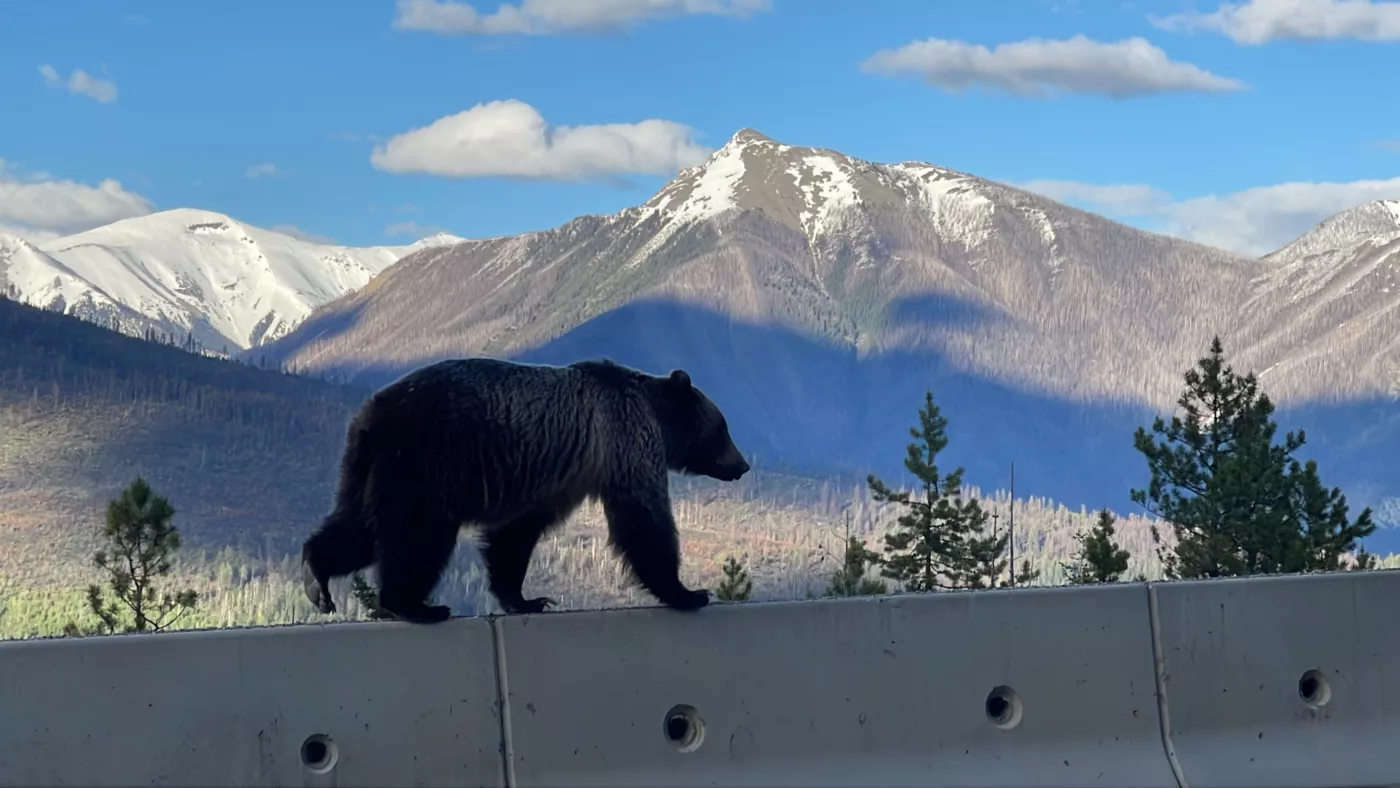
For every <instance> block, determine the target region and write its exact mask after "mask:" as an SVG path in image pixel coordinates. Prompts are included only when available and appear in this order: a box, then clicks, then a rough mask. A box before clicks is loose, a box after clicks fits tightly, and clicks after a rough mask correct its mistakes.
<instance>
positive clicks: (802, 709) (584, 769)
mask: <svg viewBox="0 0 1400 788" xmlns="http://www.w3.org/2000/svg"><path fill="white" fill-rule="evenodd" d="M497 625H498V626H499V627H500V636H501V639H502V641H503V644H504V649H505V654H506V663H505V664H506V666H507V675H506V684H507V686H508V687H509V690H510V692H509V704H510V713H511V718H512V725H511V739H512V741H511V750H512V751H513V758H514V772H515V779H516V784H517V785H519V786H522V787H523V786H541V787H544V786H560V785H570V786H623V785H636V786H657V785H769V786H793V785H803V786H820V785H851V786H856V785H859V786H870V785H879V786H895V785H921V786H938V785H948V786H952V785H957V786H998V787H1004V786H1008V785H1017V786H1029V785H1044V786H1066V785H1112V786H1175V785H1176V784H1177V783H1176V780H1175V779H1174V778H1173V776H1172V774H1171V772H1170V770H1169V768H1168V765H1167V761H1166V758H1165V756H1164V754H1163V749H1162V739H1161V736H1160V728H1159V726H1158V723H1157V703H1156V697H1155V676H1154V668H1153V659H1152V641H1151V630H1150V626H1149V622H1148V617H1147V592H1146V590H1145V588H1144V587H1143V586H1141V585H1125V586H1117V587H1107V588H1101V589H1095V590H1093V591H1087V592H1086V591H1083V590H1071V589H1023V590H1020V591H1014V592H1006V591H984V592H978V593H969V594H933V595H923V596H900V597H889V598H882V599H845V600H822V601H816V602H792V603H770V604H748V605H738V606H719V607H711V608H708V609H705V610H701V611H699V612H698V613H697V614H694V615H685V614H679V613H675V612H672V611H669V610H661V609H654V608H653V609H636V610H626V611H611V612H607V613H573V614H568V613H566V614H552V615H544V616H531V617H509V618H503V619H501V620H499V621H498V622H497ZM998 686H1009V687H1011V688H1012V689H1014V690H1015V692H1016V693H1017V694H1018V695H1019V697H1020V701H1021V703H1022V704H1023V709H1022V715H1021V720H1020V723H1019V725H1017V726H1016V727H1014V728H1012V729H1010V730H1004V729H1001V728H998V727H997V726H996V725H994V724H993V723H992V722H991V721H989V719H988V716H987V711H986V702H987V697H988V694H989V693H990V692H992V690H993V689H994V688H995V687H998ZM677 704H688V705H690V706H693V707H694V708H695V709H696V711H697V712H698V713H699V715H700V717H701V718H702V719H703V721H704V728H705V735H704V740H703V742H702V743H701V745H700V746H699V748H698V749H696V750H694V751H693V752H685V753H683V752H679V751H678V750H677V747H676V746H675V745H673V744H672V743H671V742H669V741H668V740H667V738H666V736H665V734H664V717H665V715H666V714H667V712H668V710H670V709H671V708H672V707H673V706H675V705H677Z"/></svg>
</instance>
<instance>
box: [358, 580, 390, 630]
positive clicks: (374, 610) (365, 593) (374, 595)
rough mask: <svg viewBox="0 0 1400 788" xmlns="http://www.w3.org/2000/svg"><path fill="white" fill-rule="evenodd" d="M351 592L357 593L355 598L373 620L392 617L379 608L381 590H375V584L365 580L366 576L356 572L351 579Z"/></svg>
mask: <svg viewBox="0 0 1400 788" xmlns="http://www.w3.org/2000/svg"><path fill="white" fill-rule="evenodd" d="M350 593H351V594H354V595H355V600H356V601H357V602H359V603H360V607H362V608H364V609H365V615H367V616H369V617H370V619H371V620H376V621H377V620H380V619H387V618H392V616H390V615H389V614H388V613H385V612H384V611H382V610H380V609H379V592H377V591H375V590H374V586H371V585H370V584H369V581H367V580H365V576H364V575H362V574H360V573H359V572H356V573H355V575H354V577H352V578H351V579H350Z"/></svg>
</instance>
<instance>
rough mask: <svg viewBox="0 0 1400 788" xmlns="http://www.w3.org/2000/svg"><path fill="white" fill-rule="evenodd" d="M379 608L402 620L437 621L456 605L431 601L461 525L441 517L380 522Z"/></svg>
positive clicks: (413, 621) (445, 617)
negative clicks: (458, 526) (458, 527)
mask: <svg viewBox="0 0 1400 788" xmlns="http://www.w3.org/2000/svg"><path fill="white" fill-rule="evenodd" d="M379 538H380V543H381V545H382V550H383V552H382V554H381V555H380V557H379V609H380V610H382V611H384V612H385V613H388V614H390V615H392V616H393V617H394V618H397V619H399V620H400V621H408V622H411V623H415V624H436V623H439V622H442V621H446V620H447V619H449V618H451V617H452V608H450V607H448V606H446V605H429V604H427V601H426V600H427V598H428V595H429V594H431V593H432V592H433V589H434V588H436V587H437V584H438V581H439V580H441V579H442V573H443V570H445V569H446V568H447V563H448V561H450V560H452V552H453V550H455V549H456V547H457V527H456V526H455V525H453V524H452V523H451V521H446V520H438V519H424V520H418V521H414V520H407V521H398V522H392V523H391V522H382V521H381V522H380V523H379Z"/></svg>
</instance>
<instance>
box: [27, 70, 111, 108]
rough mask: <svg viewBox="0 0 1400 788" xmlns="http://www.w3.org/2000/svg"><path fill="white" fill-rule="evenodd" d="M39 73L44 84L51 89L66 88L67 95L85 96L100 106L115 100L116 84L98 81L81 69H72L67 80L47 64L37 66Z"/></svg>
mask: <svg viewBox="0 0 1400 788" xmlns="http://www.w3.org/2000/svg"><path fill="white" fill-rule="evenodd" d="M39 73H40V74H41V75H43V77H44V84H45V85H48V86H49V87H51V88H58V89H63V88H67V90H68V92H69V93H73V94H76V95H79V96H87V97H88V98H90V99H92V100H93V101H96V102H98V103H100V104H110V103H112V102H113V101H116V100H117V83H115V82H113V81H111V80H110V79H98V78H97V77H94V76H93V75H91V74H89V73H87V72H86V71H84V70H82V69H81V68H75V69H73V73H71V74H69V75H68V78H67V79H64V78H63V76H62V75H61V74H59V73H58V70H57V69H55V68H54V67H53V66H51V65H49V64H48V63H45V64H44V65H42V66H39Z"/></svg>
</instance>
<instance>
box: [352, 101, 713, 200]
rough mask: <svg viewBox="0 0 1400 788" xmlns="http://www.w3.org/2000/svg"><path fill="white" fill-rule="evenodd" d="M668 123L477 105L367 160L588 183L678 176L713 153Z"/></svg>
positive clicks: (434, 171) (408, 169) (449, 172)
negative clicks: (591, 121) (554, 122)
mask: <svg viewBox="0 0 1400 788" xmlns="http://www.w3.org/2000/svg"><path fill="white" fill-rule="evenodd" d="M692 133H693V132H692V130H691V129H690V128H689V127H687V126H684V125H681V124H679V123H674V122H672V121H669V120H644V121H641V122H639V123H609V124H600V125H596V126H556V127H554V128H553V129H550V128H547V125H546V123H545V120H544V116H542V115H540V113H539V111H538V110H536V109H535V108H534V107H532V106H530V105H529V104H526V103H524V102H522V101H517V100H515V99H508V100H505V101H492V102H490V103H487V104H478V105H476V106H474V107H472V108H471V109H468V110H463V111H462V112H458V113H457V114H455V115H448V116H447V117H444V118H439V119H438V120H435V121H433V122H432V123H430V124H428V125H427V126H424V127H422V128H417V129H412V130H410V131H406V132H404V133H402V134H398V135H395V136H394V137H391V138H390V139H389V140H388V141H387V142H385V143H384V144H382V145H376V146H375V148H374V152H373V153H372V154H371V155H370V162H371V163H372V164H373V165H374V166H375V167H376V168H378V169H381V170H385V171H387V172H394V173H425V174H429V175H443V176H447V177H452V178H485V177H492V176H499V177H506V178H530V179H541V180H587V179H592V178H604V177H609V176H616V175H621V174H645V175H673V174H675V173H676V172H677V171H678V170H680V169H683V168H685V167H690V166H694V165H696V164H699V163H701V162H703V161H704V160H705V159H706V157H708V156H709V154H710V150H709V149H707V148H704V147H701V146H700V145H697V144H696V143H695V142H694V141H692V139H691V136H692Z"/></svg>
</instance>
